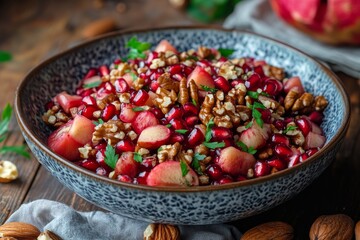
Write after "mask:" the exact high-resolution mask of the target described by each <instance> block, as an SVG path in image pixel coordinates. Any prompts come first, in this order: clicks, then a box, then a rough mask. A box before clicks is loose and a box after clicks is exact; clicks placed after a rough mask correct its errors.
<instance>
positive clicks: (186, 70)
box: [183, 65, 194, 76]
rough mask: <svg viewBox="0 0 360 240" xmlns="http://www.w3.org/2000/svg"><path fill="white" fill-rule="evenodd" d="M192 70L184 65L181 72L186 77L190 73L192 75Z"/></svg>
mask: <svg viewBox="0 0 360 240" xmlns="http://www.w3.org/2000/svg"><path fill="white" fill-rule="evenodd" d="M193 70H194V69H193V68H192V67H188V66H186V65H183V71H184V73H185V75H186V76H188V75H189V74H190V73H192V71H193Z"/></svg>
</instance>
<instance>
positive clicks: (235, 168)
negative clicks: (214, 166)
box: [218, 146, 256, 176]
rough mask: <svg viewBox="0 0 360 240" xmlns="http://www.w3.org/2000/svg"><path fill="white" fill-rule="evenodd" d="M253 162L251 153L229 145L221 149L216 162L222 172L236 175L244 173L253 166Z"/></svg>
mask: <svg viewBox="0 0 360 240" xmlns="http://www.w3.org/2000/svg"><path fill="white" fill-rule="evenodd" d="M255 162H256V160H255V157H254V156H253V155H251V154H250V153H247V152H242V151H240V150H239V149H237V148H235V147H232V146H231V147H227V148H224V149H223V150H221V153H220V157H219V161H218V164H219V166H220V167H221V169H222V171H223V172H225V173H228V174H230V175H232V176H238V175H240V174H241V175H246V174H247V172H248V170H249V168H252V167H254V164H255Z"/></svg>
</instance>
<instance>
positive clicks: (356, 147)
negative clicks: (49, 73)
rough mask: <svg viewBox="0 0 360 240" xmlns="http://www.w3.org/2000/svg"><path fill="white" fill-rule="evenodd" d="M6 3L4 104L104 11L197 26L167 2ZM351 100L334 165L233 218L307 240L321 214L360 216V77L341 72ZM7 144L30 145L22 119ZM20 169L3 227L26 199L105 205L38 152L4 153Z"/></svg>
mask: <svg viewBox="0 0 360 240" xmlns="http://www.w3.org/2000/svg"><path fill="white" fill-rule="evenodd" d="M9 2H10V1H8V3H7V4H4V3H3V5H2V6H0V49H2V50H7V51H9V52H12V54H13V56H14V59H13V60H12V61H11V62H9V63H4V64H1V65H0V81H1V95H0V107H1V108H3V107H4V106H5V104H6V103H8V102H10V103H12V102H13V99H14V94H15V90H16V87H17V85H18V84H19V82H20V81H21V80H22V78H23V77H24V76H25V74H26V72H28V71H29V70H30V69H31V68H32V67H34V66H35V65H37V64H38V63H39V62H41V61H42V60H44V59H46V58H48V57H50V56H51V55H53V54H55V53H57V52H59V51H61V50H63V49H66V48H68V47H71V46H72V45H74V44H76V43H77V42H79V41H82V40H83V38H82V35H81V32H82V29H83V28H84V26H86V24H87V23H88V22H89V21H92V20H94V19H97V18H101V17H104V16H111V17H113V18H114V19H116V21H117V23H118V27H119V28H125V27H134V26H137V27H138V26H141V27H146V26H159V25H164V23H165V24H167V25H186V24H193V23H195V22H194V20H192V19H189V18H188V17H187V16H186V15H185V14H184V13H182V12H179V11H177V10H175V9H173V8H171V7H170V6H169V4H168V3H167V1H166V0H161V1H160V0H157V1H141V0H134V1H130V0H129V1H122V3H125V5H126V10H125V11H124V12H122V13H121V12H117V11H116V5H117V3H118V2H117V1H104V6H102V7H101V6H99V5H98V3H99V1H86V0H84V1H70V0H69V1H65V0H63V1H61V2H59V1H40V0H38V1H36V0H33V1H11V3H9ZM338 75H339V77H340V79H341V80H342V81H343V82H344V85H345V88H346V91H347V93H348V94H349V96H350V99H351V107H352V115H351V124H350V129H349V131H348V133H347V135H346V139H345V142H344V143H343V146H342V148H341V150H340V151H339V153H338V155H337V157H336V160H335V161H334V162H333V164H332V165H331V166H330V167H329V168H328V169H327V170H326V171H325V172H324V173H323V174H322V175H321V176H320V177H319V178H318V179H317V180H316V181H315V182H314V183H312V184H311V185H310V186H309V187H308V188H307V189H305V190H304V191H303V192H302V193H300V194H299V195H297V196H296V197H294V198H293V199H292V200H290V201H288V202H286V203H284V204H282V205H280V206H278V207H275V208H273V209H272V210H270V211H267V212H265V213H263V214H261V215H258V216H254V217H251V218H248V219H244V220H240V221H237V222H232V223H231V224H233V225H235V226H237V227H238V228H239V229H240V230H241V231H246V230H247V229H249V228H251V227H253V226H255V225H257V224H260V223H263V222H266V221H274V220H281V221H285V222H288V223H290V224H291V225H292V226H293V227H294V228H295V231H296V238H297V239H306V238H307V236H308V231H309V229H310V226H311V224H312V222H313V221H314V220H315V218H317V217H318V216H319V215H322V214H335V213H345V214H348V215H349V216H350V217H351V218H352V219H353V220H354V221H358V220H360V191H359V189H360V174H358V173H357V172H360V161H359V160H358V158H359V156H360V154H359V153H360V137H359V134H360V127H359V125H360V124H359V121H360V118H359V116H360V115H359V111H360V105H359V102H360V79H354V78H351V77H349V76H347V75H344V74H342V73H338ZM11 127H12V131H11V134H10V136H9V138H8V139H7V141H6V142H5V144H7V145H14V144H22V143H23V138H22V136H21V133H20V131H19V128H18V127H17V124H16V121H15V118H14V119H13V122H12V124H11ZM3 158H4V159H10V160H11V161H13V162H14V163H15V164H16V165H17V166H18V168H19V172H20V177H19V179H18V180H16V181H14V182H12V183H9V184H0V224H1V223H3V222H4V221H5V220H6V219H7V218H8V217H9V216H10V215H11V214H12V213H13V212H14V211H15V210H17V209H18V208H19V206H20V205H21V204H22V203H26V202H30V201H33V200H36V199H42V198H44V199H51V200H56V201H60V202H63V203H66V204H67V205H69V206H71V207H73V208H75V209H77V210H81V211H92V210H100V209H99V208H98V207H96V206H94V205H93V204H91V203H88V202H87V201H85V200H83V199H82V198H80V197H79V196H77V195H76V194H75V193H73V192H72V191H70V190H68V189H66V188H65V187H63V186H62V185H61V184H60V183H59V182H58V181H57V180H55V178H53V177H52V176H51V175H50V174H49V173H48V172H47V171H46V170H45V169H44V168H43V167H42V166H41V165H40V164H39V163H38V162H37V160H36V159H35V158H34V157H32V158H31V159H30V160H28V159H25V158H23V157H19V156H16V155H13V154H8V155H4V156H3Z"/></svg>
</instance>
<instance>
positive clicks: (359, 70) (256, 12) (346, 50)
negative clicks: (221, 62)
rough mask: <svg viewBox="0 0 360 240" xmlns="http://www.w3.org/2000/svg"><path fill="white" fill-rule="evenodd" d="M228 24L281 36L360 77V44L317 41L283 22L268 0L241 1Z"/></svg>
mask: <svg viewBox="0 0 360 240" xmlns="http://www.w3.org/2000/svg"><path fill="white" fill-rule="evenodd" d="M224 27H225V28H239V29H250V30H252V31H254V32H256V33H259V34H262V35H265V36H268V37H271V38H274V39H277V40H279V41H282V42H285V43H287V44H289V45H292V46H294V47H296V48H298V49H300V50H301V51H303V52H305V53H307V54H309V55H311V56H313V57H316V58H318V59H320V60H323V61H325V62H327V63H328V64H329V65H330V66H331V68H332V69H333V70H335V71H343V72H345V73H347V74H349V75H351V76H353V77H355V78H360V47H351V46H342V47H337V46H330V45H326V44H322V43H320V42H318V41H316V40H313V39H312V38H310V37H309V36H307V35H305V34H303V33H301V32H299V31H297V30H296V29H294V28H292V27H290V26H289V25H287V24H286V23H284V22H282V21H281V20H280V19H279V18H278V17H277V16H276V15H275V14H274V13H273V11H272V9H271V7H270V4H269V1H268V0H243V1H241V2H240V3H238V5H237V6H236V8H235V10H234V12H233V13H232V14H231V15H230V16H229V17H228V18H227V19H226V20H225V22H224Z"/></svg>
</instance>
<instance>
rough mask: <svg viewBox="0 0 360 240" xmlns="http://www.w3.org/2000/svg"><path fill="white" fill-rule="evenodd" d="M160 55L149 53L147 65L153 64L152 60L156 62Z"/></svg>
mask: <svg viewBox="0 0 360 240" xmlns="http://www.w3.org/2000/svg"><path fill="white" fill-rule="evenodd" d="M158 56H159V54H158V53H157V52H151V53H149V56H148V58H147V59H146V63H147V64H151V62H152V60H154V59H155V58H158Z"/></svg>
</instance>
